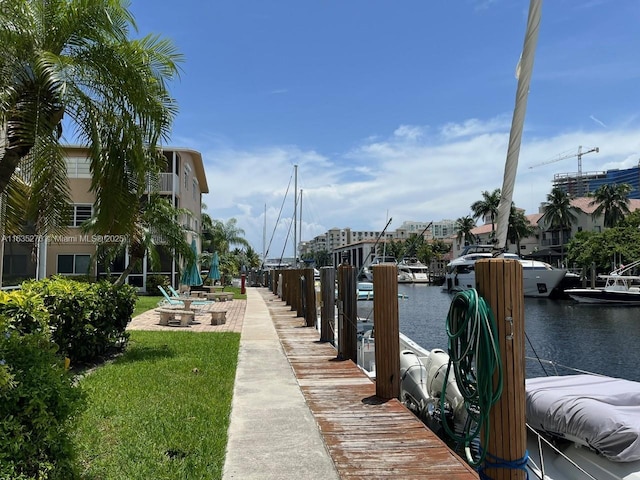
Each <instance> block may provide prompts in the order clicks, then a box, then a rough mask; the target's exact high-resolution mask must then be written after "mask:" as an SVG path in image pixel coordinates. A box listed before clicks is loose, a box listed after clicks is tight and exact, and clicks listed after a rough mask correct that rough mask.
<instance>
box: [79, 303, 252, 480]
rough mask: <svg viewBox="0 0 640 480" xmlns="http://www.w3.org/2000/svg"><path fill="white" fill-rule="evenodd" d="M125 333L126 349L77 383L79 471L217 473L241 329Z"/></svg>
mask: <svg viewBox="0 0 640 480" xmlns="http://www.w3.org/2000/svg"><path fill="white" fill-rule="evenodd" d="M141 298H142V297H141ZM149 298H150V297H149ZM130 333H131V339H130V344H129V347H128V349H127V351H126V352H125V353H124V354H123V355H122V356H121V357H119V358H118V359H117V360H115V361H114V362H112V363H108V364H105V365H103V366H101V367H99V368H98V369H96V370H95V371H94V372H93V373H91V374H90V375H87V376H85V377H84V378H83V379H82V380H81V383H80V384H81V388H82V389H83V390H84V391H85V392H86V393H87V396H88V405H89V406H88V409H87V410H86V411H85V412H84V413H83V414H82V415H81V417H80V419H79V426H78V428H77V431H76V433H75V437H74V444H75V445H76V448H77V451H78V455H79V463H80V465H81V467H82V478H83V479H85V480H98V479H99V480H116V479H117V480H125V479H126V480H135V479H145V480H146V479H157V480H159V479H167V480H169V479H219V478H221V477H222V467H223V464H224V457H225V449H226V443H227V430H228V426H229V415H230V412H231V399H232V394H233V385H234V380H235V372H236V365H237V358H238V347H239V343H240V334H239V333H193V332H146V331H131V332H130Z"/></svg>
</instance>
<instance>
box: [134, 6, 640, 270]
mask: <svg viewBox="0 0 640 480" xmlns="http://www.w3.org/2000/svg"><path fill="white" fill-rule="evenodd" d="M528 10H529V2H528V1H524V0H456V1H447V2H443V1H427V0H395V1H391V0H275V1H274V0H271V1H269V0H211V1H204V0H182V1H181V2H171V3H169V2H167V1H166V0H131V12H132V13H133V15H134V16H135V19H136V23H137V26H138V30H139V32H138V34H141V35H146V34H157V35H160V36H161V37H165V38H168V39H170V40H171V41H172V42H173V43H174V44H175V46H176V47H177V49H178V51H180V52H181V53H182V54H183V55H184V61H183V62H182V63H181V74H180V78H179V79H178V80H176V81H174V82H172V83H171V85H170V90H171V94H172V95H173V96H174V97H175V99H176V100H177V102H178V105H179V114H178V116H177V117H176V119H175V122H174V125H173V129H172V135H171V141H170V142H169V143H170V145H169V146H173V147H184V148H191V149H194V150H197V151H199V152H201V154H202V158H203V161H204V166H205V170H206V174H207V182H208V185H209V193H208V194H206V195H204V198H203V201H204V203H205V204H206V205H207V210H206V212H207V213H208V214H209V215H210V216H211V217H212V218H214V219H216V220H222V221H224V222H226V221H228V220H229V219H231V218H235V219H236V220H237V226H238V227H239V228H241V229H243V230H244V232H245V238H246V239H247V240H248V241H249V242H250V244H251V246H252V247H253V249H254V250H256V251H257V252H258V253H260V254H263V253H267V256H268V257H269V258H277V257H280V256H284V257H291V256H293V252H294V247H293V232H292V227H291V225H292V218H293V214H294V193H293V192H294V182H295V178H294V165H297V176H296V177H297V188H298V198H301V200H299V205H298V210H297V214H296V223H297V229H298V230H297V235H296V236H297V239H298V240H311V239H313V237H315V236H317V235H321V234H324V233H325V232H326V231H327V230H329V229H330V228H334V227H337V228H347V227H349V228H351V229H353V230H374V231H380V230H382V229H383V228H384V226H385V225H386V224H387V221H388V219H392V220H391V224H390V227H389V228H390V230H393V229H395V228H398V227H400V225H401V224H402V223H403V222H405V221H416V222H430V221H440V220H445V219H450V220H456V219H458V218H460V217H463V216H466V215H470V214H471V208H470V206H471V204H472V203H473V202H475V201H476V200H480V199H481V198H482V192H483V191H489V192H491V191H493V190H494V189H496V188H501V187H502V182H503V175H504V169H505V162H506V156H507V146H508V141H509V132H510V130H511V122H512V117H513V111H514V107H515V95H516V88H517V80H516V77H515V70H516V66H517V63H518V59H519V57H520V53H521V51H522V47H523V42H524V36H525V30H526V23H527V15H528ZM639 24H640V2H638V1H637V0H547V1H546V2H543V4H542V17H541V23H540V29H539V36H538V43H537V48H536V50H535V61H534V67H533V72H532V76H531V83H530V90H529V96H528V104H527V105H528V106H527V110H526V117H525V122H524V131H523V134H522V144H521V149H520V154H519V162H518V169H517V175H516V181H515V186H514V194H513V200H514V202H515V204H516V206H517V207H519V208H523V209H525V213H526V214H532V213H537V212H538V209H539V207H540V204H541V203H542V202H544V201H545V200H546V196H547V194H548V193H549V192H550V191H551V187H552V184H551V182H552V180H553V176H554V174H558V173H572V172H577V170H578V158H577V153H578V148H579V147H580V146H582V148H583V151H587V150H589V149H593V148H595V147H597V148H598V149H599V151H598V152H597V153H596V152H591V153H589V154H584V155H582V171H583V172H592V171H604V170H609V169H614V168H630V167H633V166H637V165H638V163H639V162H640V115H639V114H640V60H639V57H638V52H639V51H640V30H639V29H638V25H639ZM541 164H542V165H541ZM265 215H266V219H265Z"/></svg>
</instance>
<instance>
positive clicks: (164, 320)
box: [158, 308, 194, 327]
mask: <svg viewBox="0 0 640 480" xmlns="http://www.w3.org/2000/svg"><path fill="white" fill-rule="evenodd" d="M158 313H160V322H159V325H163V326H177V325H179V326H181V327H188V326H189V324H190V323H193V318H194V312H193V310H179V309H177V308H160V309H158ZM176 316H178V317H180V321H179V322H178V321H177V320H176Z"/></svg>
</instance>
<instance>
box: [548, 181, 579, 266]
mask: <svg viewBox="0 0 640 480" xmlns="http://www.w3.org/2000/svg"><path fill="white" fill-rule="evenodd" d="M575 211H576V208H575V207H574V206H572V205H571V197H570V196H569V194H568V193H566V192H565V191H564V190H562V189H561V188H559V187H554V188H553V189H552V190H551V193H549V194H548V195H547V201H546V202H545V203H544V205H543V207H542V217H540V222H541V223H542V224H544V225H547V226H548V227H549V228H550V229H551V230H556V231H558V237H559V240H558V242H559V243H560V249H561V258H562V261H563V262H564V244H565V243H566V242H565V239H564V236H565V235H564V232H565V231H566V230H570V229H571V225H572V224H573V222H575V221H576V220H577V218H578V217H576V215H575V213H574V212H575Z"/></svg>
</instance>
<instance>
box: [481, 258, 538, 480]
mask: <svg viewBox="0 0 640 480" xmlns="http://www.w3.org/2000/svg"><path fill="white" fill-rule="evenodd" d="M476 286H477V290H478V294H479V295H480V296H482V297H483V298H484V299H485V301H486V302H487V303H488V304H489V306H490V307H491V310H492V311H493V314H494V317H495V320H496V324H497V329H498V341H499V345H500V353H501V364H502V375H503V391H502V396H501V397H500V399H499V400H498V402H497V403H496V404H495V405H494V407H493V408H492V410H491V412H490V414H489V422H490V433H489V441H488V442H487V441H486V439H484V438H483V439H481V443H482V448H483V449H485V450H486V451H487V453H488V456H487V461H493V462H498V461H497V460H494V459H495V458H498V459H502V460H505V461H509V462H511V461H519V460H522V458H523V457H524V455H525V451H526V448H527V431H526V426H525V388H524V381H525V344H524V331H525V330H524V290H523V285H522V265H521V264H520V262H519V261H517V260H505V259H502V258H495V259H488V260H478V261H477V262H476ZM494 380H495V378H494ZM485 467H486V473H487V475H488V476H489V477H490V478H492V479H494V480H523V479H524V478H525V471H523V470H517V469H513V470H512V469H504V468H491V467H490V464H489V463H486V462H485Z"/></svg>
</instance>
